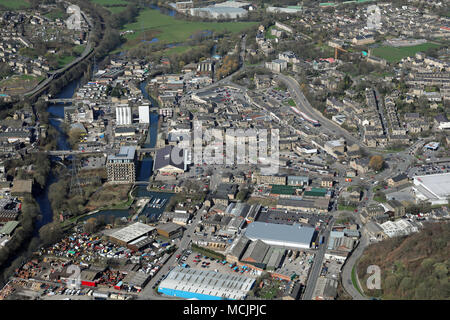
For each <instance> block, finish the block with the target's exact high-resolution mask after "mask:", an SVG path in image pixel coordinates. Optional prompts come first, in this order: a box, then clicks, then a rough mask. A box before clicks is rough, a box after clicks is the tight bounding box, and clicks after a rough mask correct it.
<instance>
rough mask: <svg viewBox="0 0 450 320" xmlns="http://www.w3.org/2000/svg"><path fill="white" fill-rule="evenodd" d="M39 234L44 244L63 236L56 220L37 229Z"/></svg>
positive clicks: (53, 241)
mask: <svg viewBox="0 0 450 320" xmlns="http://www.w3.org/2000/svg"><path fill="white" fill-rule="evenodd" d="M39 236H40V238H41V241H42V243H43V245H44V246H48V245H50V244H52V243H55V242H57V241H59V240H60V239H61V238H62V236H63V231H62V229H61V225H60V224H59V223H58V222H52V223H49V224H46V225H45V226H43V227H42V228H41V229H39Z"/></svg>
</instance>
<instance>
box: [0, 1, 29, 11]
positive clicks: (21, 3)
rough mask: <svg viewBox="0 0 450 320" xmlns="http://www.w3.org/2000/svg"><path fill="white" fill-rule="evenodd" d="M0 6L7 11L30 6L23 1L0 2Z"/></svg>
mask: <svg viewBox="0 0 450 320" xmlns="http://www.w3.org/2000/svg"><path fill="white" fill-rule="evenodd" d="M0 6H1V7H5V8H7V9H23V8H28V7H29V6H30V4H29V3H28V2H27V1H25V0H0Z"/></svg>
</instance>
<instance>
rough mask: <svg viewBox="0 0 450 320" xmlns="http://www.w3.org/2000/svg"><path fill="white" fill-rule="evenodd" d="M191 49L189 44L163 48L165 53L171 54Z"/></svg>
mask: <svg viewBox="0 0 450 320" xmlns="http://www.w3.org/2000/svg"><path fill="white" fill-rule="evenodd" d="M190 49H191V47H189V46H176V47H173V48H169V49H166V50H164V52H165V54H167V55H171V54H175V53H184V52H186V51H189V50H190Z"/></svg>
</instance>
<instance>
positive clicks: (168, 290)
mask: <svg viewBox="0 0 450 320" xmlns="http://www.w3.org/2000/svg"><path fill="white" fill-rule="evenodd" d="M254 283H255V279H252V278H250V277H246V276H241V275H234V274H225V273H221V272H214V271H207V270H197V269H191V268H182V267H175V268H174V269H172V271H170V273H169V274H168V275H167V278H166V279H164V280H163V281H162V282H161V283H160V285H159V287H158V292H160V293H162V294H165V295H168V296H175V297H181V298H186V299H192V298H195V299H198V300H222V299H229V300H242V299H244V298H245V297H246V296H247V293H248V292H249V291H250V290H251V288H252V287H253V284H254Z"/></svg>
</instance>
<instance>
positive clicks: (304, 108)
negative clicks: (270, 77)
mask: <svg viewBox="0 0 450 320" xmlns="http://www.w3.org/2000/svg"><path fill="white" fill-rule="evenodd" d="M275 79H279V80H281V81H282V82H284V84H286V86H287V87H288V89H289V92H290V94H291V97H292V98H293V99H294V101H295V103H296V105H297V107H298V109H299V110H300V111H301V112H304V113H305V114H306V115H308V116H309V117H311V118H313V119H316V120H318V121H319V122H320V124H321V126H322V127H324V129H325V130H326V131H328V132H329V133H332V134H338V135H341V136H343V137H344V138H345V139H346V140H347V142H351V143H352V144H357V145H360V146H362V147H367V146H366V145H365V144H364V143H362V142H361V141H359V140H358V139H357V138H356V137H354V136H352V135H351V134H350V133H349V132H348V131H347V130H345V129H343V128H341V127H340V126H339V125H337V124H336V123H334V122H333V121H331V120H330V119H328V118H326V117H324V116H323V115H322V113H320V112H319V111H318V110H316V109H314V108H313V107H312V106H311V104H310V103H309V101H308V100H307V99H306V98H305V95H304V94H303V92H302V90H301V89H300V85H299V84H298V82H297V80H295V79H294V78H292V77H290V76H285V75H283V74H281V73H280V74H276V75H275Z"/></svg>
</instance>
